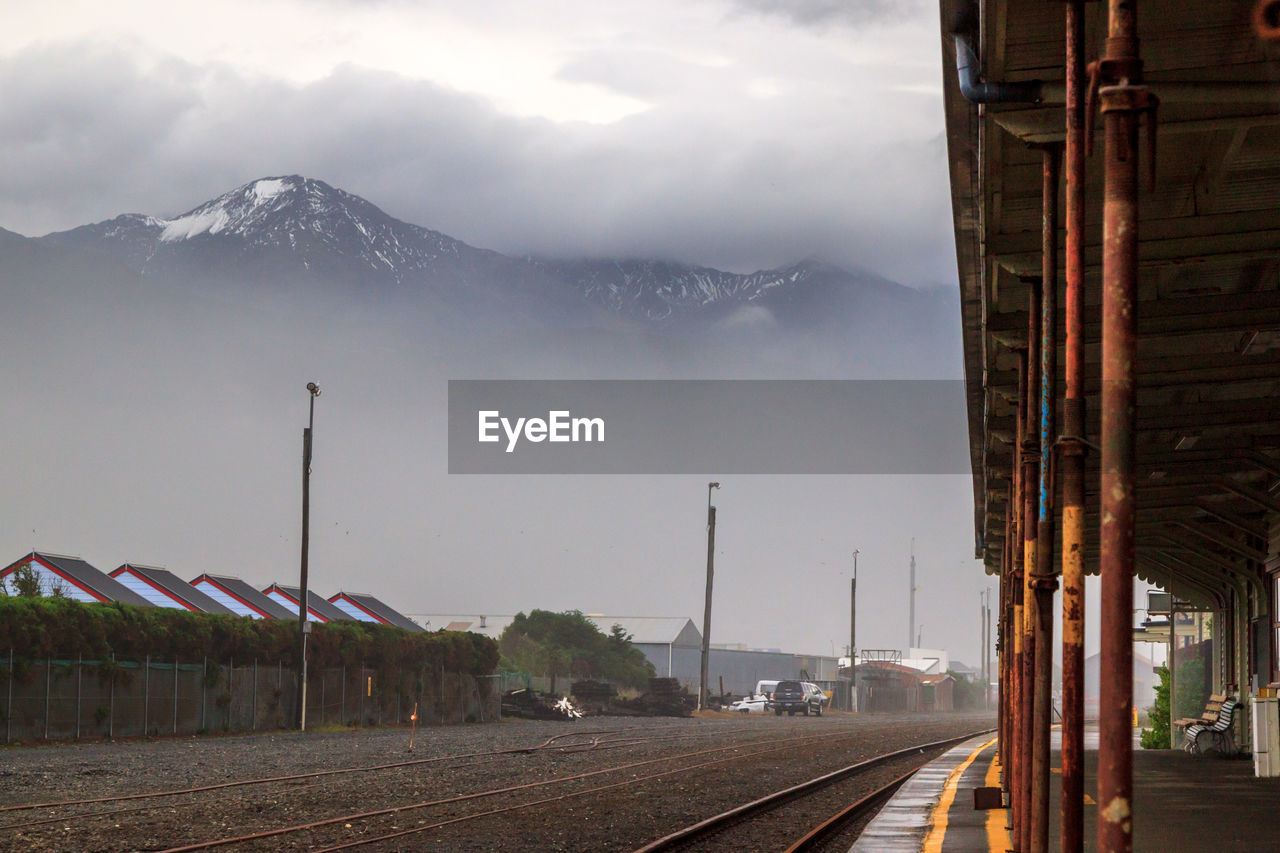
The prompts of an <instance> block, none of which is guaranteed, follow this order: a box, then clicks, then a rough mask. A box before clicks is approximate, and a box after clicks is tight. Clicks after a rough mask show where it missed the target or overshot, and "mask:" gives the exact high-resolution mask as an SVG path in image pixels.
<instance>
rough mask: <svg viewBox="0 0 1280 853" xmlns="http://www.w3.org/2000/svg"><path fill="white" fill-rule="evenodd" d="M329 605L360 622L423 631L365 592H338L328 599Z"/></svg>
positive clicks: (416, 624)
mask: <svg viewBox="0 0 1280 853" xmlns="http://www.w3.org/2000/svg"><path fill="white" fill-rule="evenodd" d="M329 603H330V604H332V605H333V606H334V607H337V608H338V609H339V610H341V611H343V612H344V613H346V614H347V615H348V616H350V617H351V618H352V619H358V620H360V621H361V622H378V623H381V624H383V625H394V626H395V627H397V628H403V629H404V630H406V631H422V630H425V629H424V628H423V627H422V626H421V625H419V624H418V623H417V622H414V621H413V620H412V619H410V618H409V617H408V616H405V615H404V614H403V613H399V612H397V611H396V610H395V609H393V608H392V607H391V606H390V605H388V604H386V603H384V602H382V601H379V600H378V599H376V598H374V597H373V596H372V595H369V594H368V593H365V592H339V593H338V594H337V595H332V596H330V597H329Z"/></svg>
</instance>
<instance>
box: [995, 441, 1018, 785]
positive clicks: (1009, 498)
mask: <svg viewBox="0 0 1280 853" xmlns="http://www.w3.org/2000/svg"><path fill="white" fill-rule="evenodd" d="M1015 429H1016V428H1015ZM1016 496H1017V491H1016V489H1015V487H1014V479H1013V477H1012V476H1011V477H1010V478H1009V487H1008V491H1007V493H1006V498H1005V504H1004V506H1005V514H1004V547H1003V548H1001V553H1000V623H999V626H998V628H997V630H998V631H999V634H998V636H997V643H996V668H997V670H998V672H999V679H998V688H997V692H996V708H997V710H998V714H999V718H998V720H997V723H998V725H999V729H1000V744H999V752H1000V765H1001V773H1000V785H1001V788H1003V790H1004V792H1005V793H1006V794H1007V793H1009V792H1010V790H1011V787H1012V786H1011V784H1010V783H1011V779H1010V777H1009V768H1010V767H1011V766H1012V761H1013V759H1012V757H1011V756H1012V752H1013V745H1012V744H1013V741H1012V738H1011V737H1010V734H1009V718H1010V708H1009V706H1010V702H1011V697H1012V695H1013V693H1012V690H1013V688H1012V685H1011V684H1010V682H1009V672H1010V666H1009V662H1010V660H1011V659H1012V657H1013V643H1012V642H1011V639H1010V634H1009V623H1010V621H1011V619H1012V613H1013V592H1012V590H1013V552H1012V550H1011V549H1012V547H1013V533H1014V527H1013V509H1014V506H1015V504H1014V500H1015V498H1016Z"/></svg>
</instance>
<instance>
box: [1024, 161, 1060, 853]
mask: <svg viewBox="0 0 1280 853" xmlns="http://www.w3.org/2000/svg"><path fill="white" fill-rule="evenodd" d="M1043 159H1044V175H1043V177H1044V182H1043V187H1042V196H1043V199H1042V206H1043V215H1042V228H1041V237H1042V254H1041V283H1040V316H1039V318H1038V319H1039V322H1040V387H1039V389H1038V391H1039V398H1040V406H1039V411H1040V418H1039V425H1040V429H1039V438H1040V460H1039V471H1038V474H1039V484H1038V485H1039V488H1038V493H1039V503H1038V505H1037V514H1036V539H1035V543H1036V551H1035V554H1036V561H1035V563H1034V565H1030V566H1029V567H1028V575H1029V577H1030V578H1031V581H1030V584H1029V586H1030V588H1031V592H1032V595H1033V596H1034V599H1035V601H1034V606H1033V607H1032V608H1031V621H1032V637H1033V646H1034V649H1035V656H1034V660H1033V662H1032V701H1031V706H1032V732H1031V785H1030V791H1029V795H1030V797H1031V837H1030V845H1029V849H1030V850H1031V851H1032V853H1048V850H1049V729H1050V727H1051V725H1052V723H1053V720H1052V717H1053V707H1052V690H1053V670H1052V667H1053V649H1052V644H1053V593H1054V590H1056V589H1057V588H1058V582H1057V579H1056V578H1055V577H1054V572H1053V557H1054V541H1053V533H1054V529H1053V525H1054V519H1053V508H1054V494H1053V478H1052V465H1051V461H1052V458H1053V448H1054V438H1055V432H1054V418H1053V415H1054V405H1055V404H1056V402H1057V369H1058V339H1057V329H1058V180H1059V172H1060V171H1061V170H1060V164H1061V146H1060V145H1058V144H1057V143H1052V144H1050V145H1047V146H1045V147H1044V158H1043Z"/></svg>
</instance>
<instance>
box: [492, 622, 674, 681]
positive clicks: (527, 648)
mask: <svg viewBox="0 0 1280 853" xmlns="http://www.w3.org/2000/svg"><path fill="white" fill-rule="evenodd" d="M498 644H499V647H500V648H501V650H502V657H503V664H504V668H505V669H507V670H508V671H522V672H529V673H533V674H536V675H546V676H549V677H551V678H552V679H553V680H554V679H555V677H556V676H557V675H565V674H568V675H571V676H573V677H575V678H595V679H602V680H606V681H613V682H615V683H618V684H622V685H624V686H628V687H642V686H644V685H645V684H646V683H647V681H648V679H649V678H651V677H652V676H653V664H651V663H649V661H648V660H646V659H645V656H644V653H643V652H641V651H640V650H639V649H637V648H636V647H635V646H633V645H632V644H631V636H630V635H628V634H627V633H626V631H625V630H624V629H623V628H622V626H620V625H614V626H613V628H612V629H611V631H610V633H609V634H604V633H602V632H601V631H600V629H599V628H597V627H596V625H595V623H594V622H592V621H591V620H590V619H588V618H587V617H586V616H583V615H582V613H581V612H580V611H577V610H567V611H565V612H563V613H553V612H551V611H549V610H532V611H530V612H529V615H527V616H526V615H525V614H524V613H518V614H516V617H515V619H513V620H512V622H511V624H510V625H508V626H507V628H506V630H504V631H503V632H502V636H501V637H499V639H498ZM552 689H553V690H554V689H555V686H554V681H553V684H552Z"/></svg>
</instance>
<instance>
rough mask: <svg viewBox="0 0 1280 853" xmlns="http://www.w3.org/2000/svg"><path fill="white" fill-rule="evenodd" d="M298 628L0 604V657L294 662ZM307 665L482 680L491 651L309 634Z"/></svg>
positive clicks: (168, 613)
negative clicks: (438, 672)
mask: <svg viewBox="0 0 1280 853" xmlns="http://www.w3.org/2000/svg"><path fill="white" fill-rule="evenodd" d="M297 641H298V623H297V622H295V621H292V620H290V621H284V620H276V619H250V618H249V617H247V616H220V615H214V614H211V613H192V612H190V611H187V610H176V609H173V608H165V607H135V606H133V605H129V604H120V603H111V604H84V603H81V602H78V601H72V600H71V599H66V598H18V597H0V655H6V656H7V655H8V653H9V650H10V649H13V651H14V653H15V654H16V655H18V656H26V657H64V658H66V657H84V658H89V659H95V658H97V659H104V658H107V657H108V656H109V655H112V654H114V655H115V657H116V659H117V660H142V659H143V658H144V657H145V656H147V655H150V656H151V657H152V658H153V659H154V658H160V659H165V658H168V659H173V658H175V657H176V658H177V659H178V660H180V661H198V660H200V659H201V658H206V657H207V658H209V659H211V660H214V661H225V660H227V659H230V658H234V659H236V660H241V661H248V660H252V659H255V658H256V659H258V660H261V661H272V662H275V661H282V662H283V663H284V664H285V665H286V666H293V665H294V663H295V660H296V658H297V651H298V648H297ZM307 658H308V666H309V667H313V668H315V667H337V666H344V665H358V664H360V663H361V662H363V663H364V664H365V665H367V666H370V667H374V668H378V669H385V670H388V671H390V670H396V669H401V670H415V669H418V668H422V667H431V668H432V669H438V668H440V667H441V666H443V667H444V669H445V670H446V671H448V672H455V673H464V674H468V675H488V674H490V673H492V672H493V671H494V669H495V667H496V666H497V664H498V645H497V643H495V642H494V641H493V640H490V639H489V638H488V637H483V636H480V635H479V634H471V633H467V632H462V631H436V632H434V633H427V632H422V633H416V632H411V631H405V630H403V629H401V628H395V627H392V626H390V625H381V624H376V623H371V622H329V623H317V624H315V625H313V626H312V632H311V638H310V639H309V640H308V643H307Z"/></svg>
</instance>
